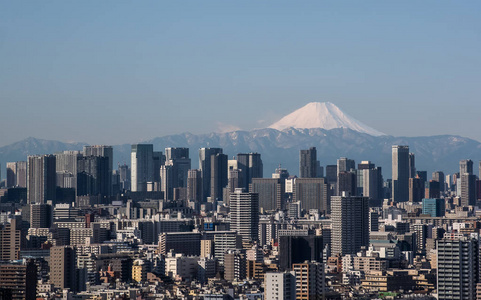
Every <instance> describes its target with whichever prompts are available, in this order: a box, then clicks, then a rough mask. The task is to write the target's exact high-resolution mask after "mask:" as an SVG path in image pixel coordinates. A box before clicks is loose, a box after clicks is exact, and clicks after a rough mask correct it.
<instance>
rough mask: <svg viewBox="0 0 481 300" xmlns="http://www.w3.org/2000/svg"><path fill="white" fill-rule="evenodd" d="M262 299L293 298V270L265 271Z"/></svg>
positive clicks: (294, 285)
mask: <svg viewBox="0 0 481 300" xmlns="http://www.w3.org/2000/svg"><path fill="white" fill-rule="evenodd" d="M264 299H266V300H274V299H276V300H295V299H296V274H295V273H294V272H293V271H291V272H289V271H286V272H267V273H266V275H265V277H264Z"/></svg>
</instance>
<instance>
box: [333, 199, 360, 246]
mask: <svg viewBox="0 0 481 300" xmlns="http://www.w3.org/2000/svg"><path fill="white" fill-rule="evenodd" d="M331 210H332V213H331V220H332V239H331V241H332V244H331V249H332V254H333V255H338V254H340V255H345V254H356V253H357V252H359V251H360V250H361V247H363V246H364V247H368V246H369V198H367V197H352V196H347V197H346V196H334V197H332V198H331Z"/></svg>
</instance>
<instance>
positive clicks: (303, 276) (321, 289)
mask: <svg viewBox="0 0 481 300" xmlns="http://www.w3.org/2000/svg"><path fill="white" fill-rule="evenodd" d="M292 269H293V271H294V273H295V274H296V299H298V300H318V299H319V300H320V299H324V297H325V282H324V281H325V279H324V276H325V275H324V264H323V263H320V262H316V261H310V262H309V261H306V262H304V263H300V264H293V265H292Z"/></svg>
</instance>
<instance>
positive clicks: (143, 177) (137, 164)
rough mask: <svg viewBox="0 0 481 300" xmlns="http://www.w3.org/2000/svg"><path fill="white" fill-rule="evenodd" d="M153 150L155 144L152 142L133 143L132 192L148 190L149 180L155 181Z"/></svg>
mask: <svg viewBox="0 0 481 300" xmlns="http://www.w3.org/2000/svg"><path fill="white" fill-rule="evenodd" d="M153 152H154V145H152V144H135V145H132V152H131V180H130V184H131V189H132V192H145V191H147V182H153V181H154V153H153ZM159 171H160V166H159ZM159 177H160V174H159Z"/></svg>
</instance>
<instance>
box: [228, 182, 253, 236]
mask: <svg viewBox="0 0 481 300" xmlns="http://www.w3.org/2000/svg"><path fill="white" fill-rule="evenodd" d="M230 214H231V215H230V229H231V230H232V231H236V232H237V233H238V234H240V235H241V236H242V239H243V240H246V241H257V238H258V232H259V195H258V194H255V193H246V192H244V191H243V189H236V190H235V191H234V193H232V194H231V195H230Z"/></svg>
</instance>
